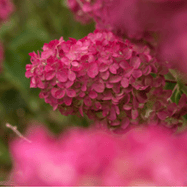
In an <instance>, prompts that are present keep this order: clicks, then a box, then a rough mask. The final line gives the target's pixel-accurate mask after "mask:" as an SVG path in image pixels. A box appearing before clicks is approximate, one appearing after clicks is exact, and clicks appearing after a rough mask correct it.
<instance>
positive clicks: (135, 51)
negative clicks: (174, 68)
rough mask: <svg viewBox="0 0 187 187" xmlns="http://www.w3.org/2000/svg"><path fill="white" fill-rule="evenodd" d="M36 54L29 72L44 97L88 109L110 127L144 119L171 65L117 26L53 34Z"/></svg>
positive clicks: (74, 110)
mask: <svg viewBox="0 0 187 187" xmlns="http://www.w3.org/2000/svg"><path fill="white" fill-rule="evenodd" d="M30 56H31V63H32V64H28V65H27V66H26V74H25V75H26V77H27V78H31V84H30V87H31V88H37V87H38V88H40V89H41V92H40V98H44V99H45V102H46V103H49V104H50V105H51V106H53V109H54V110H56V109H57V108H58V110H59V111H60V112H61V113H62V114H63V115H69V114H71V115H80V114H81V115H82V116H83V113H85V114H86V115H87V116H88V117H89V118H90V119H94V121H95V122H96V121H97V122H100V121H102V123H104V122H103V120H104V121H105V123H106V124H107V126H109V127H114V128H118V127H120V128H122V129H126V128H127V126H129V124H131V123H132V124H139V123H140V122H141V123H142V120H143V117H142V115H140V114H141V113H143V112H142V111H144V110H145V107H144V105H145V103H146V102H148V101H149V98H148V93H149V92H150V91H151V90H152V89H156V88H160V87H163V86H164V85H165V79H164V76H163V75H164V74H166V73H167V68H163V67H161V66H159V65H158V63H157V61H156V59H155V58H154V57H153V56H151V55H150V51H149V48H148V47H147V46H141V45H136V44H132V43H131V42H130V41H129V40H125V41H123V40H122V39H120V38H118V37H116V36H115V35H114V34H112V33H111V32H105V31H95V32H94V33H90V34H89V35H88V36H86V37H84V38H83V39H80V40H75V39H72V38H70V40H69V41H67V42H66V41H64V40H63V38H60V40H53V41H51V42H50V43H49V44H45V45H44V46H43V51H42V52H41V55H40V54H39V53H38V54H36V53H35V52H33V53H30ZM151 73H155V75H156V77H155V78H154V77H153V76H152V75H151ZM158 93H159V92H158ZM168 98H169V96H168V97H167V98H166V99H168Z"/></svg>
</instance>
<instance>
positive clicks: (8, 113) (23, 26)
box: [0, 0, 94, 181]
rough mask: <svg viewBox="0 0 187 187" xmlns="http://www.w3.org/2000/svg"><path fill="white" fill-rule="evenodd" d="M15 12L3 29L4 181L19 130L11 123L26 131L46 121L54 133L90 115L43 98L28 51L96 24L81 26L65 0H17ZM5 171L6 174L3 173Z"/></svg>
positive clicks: (0, 147) (0, 141)
mask: <svg viewBox="0 0 187 187" xmlns="http://www.w3.org/2000/svg"><path fill="white" fill-rule="evenodd" d="M13 3H14V4H15V12H14V13H13V14H12V16H11V17H10V19H9V20H8V21H7V22H6V23H5V24H4V25H2V27H1V28H0V41H1V42H2V43H3V46H4V50H5V59H4V62H3V72H2V73H1V74H0V129H1V130H0V165H1V167H0V181H1V180H5V176H6V172H8V171H9V169H10V168H11V159H10V156H9V152H8V148H7V147H8V142H9V141H10V140H11V139H12V138H13V137H15V136H16V135H15V133H13V132H11V130H10V129H7V128H6V127H5V124H6V123H7V122H8V123H10V124H12V125H16V126H17V128H18V130H19V131H21V132H22V133H23V132H24V131H25V129H26V128H27V126H28V125H31V124H33V123H38V122H39V123H43V124H45V125H47V126H48V128H49V129H50V130H51V131H53V132H54V133H57V134H58V133H60V132H61V131H63V129H64V128H67V127H68V126H71V125H79V126H84V127H87V126H88V124H89V123H88V120H87V118H78V117H76V116H72V117H66V116H62V115H61V114H60V113H59V112H58V111H52V107H51V106H49V105H48V104H46V103H45V102H44V100H42V99H40V98H39V96H38V95H39V89H30V87H29V86H30V82H29V79H27V78H26V77H25V66H26V64H29V63H30V56H29V55H28V53H30V52H33V51H37V50H41V48H42V47H43V45H44V43H48V42H50V41H51V40H54V39H59V38H60V37H61V36H63V37H64V39H65V40H68V38H69V37H73V38H76V39H80V38H82V37H84V36H86V35H87V34H88V33H90V32H93V30H94V25H93V23H92V24H89V25H81V24H80V23H78V22H76V20H74V16H73V15H72V13H71V12H70V11H69V9H68V8H67V7H66V4H65V0H62V1H60V0H55V1H51V0H40V1H38V0H26V1H23V0H14V1H13ZM2 173H4V174H3V175H2Z"/></svg>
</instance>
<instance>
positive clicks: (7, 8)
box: [0, 0, 14, 24]
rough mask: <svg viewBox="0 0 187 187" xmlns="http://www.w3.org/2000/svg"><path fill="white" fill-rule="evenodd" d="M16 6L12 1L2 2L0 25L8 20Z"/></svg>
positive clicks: (4, 0) (0, 1)
mask: <svg viewBox="0 0 187 187" xmlns="http://www.w3.org/2000/svg"><path fill="white" fill-rule="evenodd" d="M13 10H14V6H13V4H12V2H11V1H10V0H0V24H1V23H2V22H4V21H6V20H7V19H8V17H9V16H10V14H11V13H12V12H13Z"/></svg>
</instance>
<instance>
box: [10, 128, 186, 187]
mask: <svg viewBox="0 0 187 187" xmlns="http://www.w3.org/2000/svg"><path fill="white" fill-rule="evenodd" d="M28 132H29V133H28V134H27V138H28V139H29V140H30V141H31V143H28V142H26V141H23V140H20V139H17V140H14V141H13V142H11V144H10V152H11V154H12V160H13V169H12V172H11V175H10V176H11V178H10V180H11V181H12V182H13V183H15V185H46V186H48V185H50V186H54V185H55V186H56V185H71V186H74V185H80V186H82V185H89V186H94V185H106V186H110V185H122V186H126V185H128V186H129V185H130V186H131V185H132V186H133V185H142V186H145V185H149V186H153V185H154V186H155V185H187V180H186V175H187V143H186V142H187V141H186V140H187V133H186V132H185V133H183V135H180V136H176V135H172V134H171V133H170V131H168V129H163V128H158V127H149V128H136V129H133V130H131V131H130V132H128V133H127V134H125V135H123V136H119V137H117V136H113V134H112V135H111V134H108V133H106V132H103V131H99V130H96V129H89V130H85V129H84V130H83V129H71V130H68V132H65V133H64V134H62V135H60V136H59V137H58V138H57V137H56V138H55V137H54V136H53V137H52V136H51V135H49V133H48V132H47V131H46V129H45V128H44V127H39V126H37V127H30V129H29V131H28Z"/></svg>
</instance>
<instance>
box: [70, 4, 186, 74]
mask: <svg viewBox="0 0 187 187" xmlns="http://www.w3.org/2000/svg"><path fill="white" fill-rule="evenodd" d="M67 2H68V5H69V7H70V9H71V10H72V11H73V12H74V13H75V15H76V16H78V14H79V13H80V12H81V15H84V16H82V17H81V18H84V20H85V19H86V18H87V19H91V18H93V19H94V21H95V22H96V28H97V29H107V30H110V31H113V32H114V33H116V34H119V35H125V36H128V37H130V38H133V39H142V38H143V40H146V41H148V42H151V43H152V44H153V43H154V46H155V45H156V46H158V48H159V53H158V55H159V56H160V57H161V58H162V59H164V60H168V61H169V62H170V64H171V65H172V67H173V68H176V67H177V68H178V69H179V70H181V71H183V72H185V73H186V72H187V66H186V61H187V55H186V50H187V48H186V41H187V34H186V33H187V27H186V25H187V21H186V20H187V1H186V0H162V1H160V0H146V1H145V0H131V1H128V0H110V1H108V0H107V1H106V0H67ZM74 7H76V10H79V11H75V8H74ZM81 18H79V20H80V19H81ZM84 20H82V21H84ZM156 43H157V44H156Z"/></svg>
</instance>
